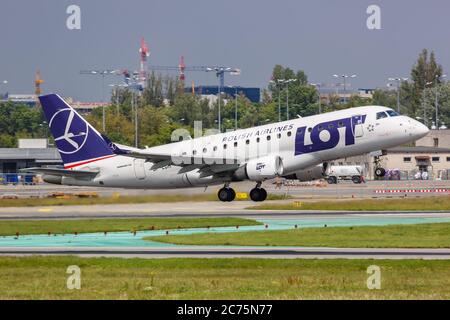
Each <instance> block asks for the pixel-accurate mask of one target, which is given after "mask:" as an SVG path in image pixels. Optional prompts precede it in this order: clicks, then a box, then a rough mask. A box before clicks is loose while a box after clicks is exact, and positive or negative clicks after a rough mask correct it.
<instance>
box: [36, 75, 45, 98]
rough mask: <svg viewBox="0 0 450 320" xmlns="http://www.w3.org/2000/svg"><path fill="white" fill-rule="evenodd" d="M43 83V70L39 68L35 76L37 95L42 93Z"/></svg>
mask: <svg viewBox="0 0 450 320" xmlns="http://www.w3.org/2000/svg"><path fill="white" fill-rule="evenodd" d="M43 83H44V80H43V79H42V78H41V71H40V70H37V71H36V74H35V76H34V93H35V94H36V96H39V95H41V93H42V90H41V84H43Z"/></svg>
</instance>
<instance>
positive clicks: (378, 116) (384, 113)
mask: <svg viewBox="0 0 450 320" xmlns="http://www.w3.org/2000/svg"><path fill="white" fill-rule="evenodd" d="M387 117H388V115H387V114H386V112H384V111H383V112H378V113H377V120H380V119H384V118H387Z"/></svg>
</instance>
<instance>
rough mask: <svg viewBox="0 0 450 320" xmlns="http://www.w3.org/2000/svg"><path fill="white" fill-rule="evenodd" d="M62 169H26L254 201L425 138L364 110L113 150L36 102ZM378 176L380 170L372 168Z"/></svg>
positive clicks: (416, 125) (47, 102) (375, 110)
mask: <svg viewBox="0 0 450 320" xmlns="http://www.w3.org/2000/svg"><path fill="white" fill-rule="evenodd" d="M39 99H40V102H41V105H42V108H43V111H44V114H45V117H46V118H47V123H48V124H49V127H50V130H51V133H52V135H53V136H54V138H55V144H56V147H57V148H58V150H59V153H60V155H61V159H62V161H63V163H64V168H29V169H26V171H28V172H37V173H41V174H43V179H44V181H46V182H48V183H54V184H62V185H71V186H96V187H116V188H140V189H171V188H189V187H207V186H211V185H223V188H221V189H220V190H219V192H218V198H219V199H220V200H221V201H224V202H229V201H233V200H234V199H235V196H236V193H235V191H234V190H233V189H232V188H231V187H230V185H231V184H232V183H233V182H236V181H243V180H250V181H253V182H255V187H254V188H253V189H252V190H251V191H250V198H251V199H252V200H253V201H264V200H265V199H266V197H267V192H266V190H265V189H264V188H262V183H263V182H264V181H265V180H268V179H272V178H275V177H286V178H292V179H304V177H305V176H308V179H319V178H321V177H322V176H323V174H324V165H323V164H326V163H327V162H328V161H332V160H335V159H339V158H344V157H351V156H355V155H361V154H366V153H371V152H380V151H381V152H382V151H383V150H385V149H387V148H392V147H395V146H399V145H402V144H406V143H410V142H413V141H415V140H417V139H420V138H421V137H423V136H425V135H426V134H427V133H428V131H429V130H428V128H427V127H426V126H425V125H423V124H422V123H420V122H418V121H416V120H414V119H411V118H409V117H407V116H403V115H399V114H398V113H397V112H395V111H394V110H392V109H391V108H388V107H382V106H364V107H356V108H351V109H346V110H340V111H334V112H329V113H324V114H319V115H314V116H309V117H304V118H298V119H293V120H288V121H283V122H278V123H273V124H266V125H263V126H258V127H253V128H248V129H241V130H236V131H232V132H226V133H218V134H215V135H210V136H204V137H200V138H196V139H191V140H184V141H178V142H174V143H170V144H166V145H161V146H157V147H151V148H145V149H138V148H133V147H128V146H123V145H119V144H114V143H113V142H111V141H110V140H109V139H108V138H107V137H106V136H104V135H102V134H101V133H99V132H98V131H97V130H96V129H95V128H94V127H93V126H91V125H90V124H89V123H88V122H87V121H86V120H85V119H84V118H83V117H81V116H80V115H79V114H78V113H77V112H76V111H75V110H74V109H73V108H72V107H71V106H70V105H68V104H67V103H66V102H65V101H64V100H63V99H62V98H61V97H60V96H58V95H56V94H49V95H43V96H40V97H39ZM376 172H377V174H378V175H383V173H384V170H383V169H382V168H378V170H377V171H376Z"/></svg>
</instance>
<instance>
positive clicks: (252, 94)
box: [184, 86, 261, 103]
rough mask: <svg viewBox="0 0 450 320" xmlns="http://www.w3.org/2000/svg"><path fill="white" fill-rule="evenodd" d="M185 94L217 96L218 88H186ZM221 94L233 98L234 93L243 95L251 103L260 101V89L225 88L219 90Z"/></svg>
mask: <svg viewBox="0 0 450 320" xmlns="http://www.w3.org/2000/svg"><path fill="white" fill-rule="evenodd" d="M184 90H185V92H187V93H191V92H193V93H194V94H198V95H201V96H212V95H214V96H217V93H218V92H219V87H218V86H197V87H193V88H191V87H187V88H185V89H184ZM220 90H221V92H223V94H225V95H227V96H230V97H232V98H233V99H234V98H235V95H236V92H237V94H238V95H244V96H245V97H246V98H247V99H249V100H250V101H251V102H253V103H258V102H260V101H261V89H260V88H249V87H229V86H225V87H223V88H220Z"/></svg>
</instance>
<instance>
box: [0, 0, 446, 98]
mask: <svg viewBox="0 0 450 320" xmlns="http://www.w3.org/2000/svg"><path fill="white" fill-rule="evenodd" d="M71 4H76V5H78V6H80V8H81V30H69V29H68V28H67V27H66V20H67V18H68V16H69V15H68V14H67V13H66V9H67V7H68V6H69V5H71ZM372 4H376V5H378V6H379V7H380V8H381V27H382V29H381V30H369V29H368V28H367V26H366V20H367V18H368V16H369V15H368V14H367V13H366V10H367V7H368V6H369V5H372ZM449 12H450V1H448V0H430V1H423V0H395V1H393V0H378V1H375V0H339V1H338V0H276V1H275V0H273V1H267V0H258V1H256V0H253V1H250V0H248V1H245V0H227V1H224V0H221V1H215V0H190V1H182V0H179V1H174V0H161V1H155V0H127V1H123V0H120V1H119V0H77V1H76V0H70V1H67V0H35V1H31V0H28V1H25V0H2V1H1V3H0V41H1V42H0V81H3V80H8V81H9V83H8V84H7V85H6V86H5V85H4V84H0V92H5V91H8V92H10V93H33V91H34V83H33V81H34V73H35V71H36V69H38V68H39V69H40V70H41V73H42V77H43V78H44V80H45V84H44V85H43V91H44V92H47V93H48V92H56V93H60V94H62V95H63V96H66V97H67V96H70V97H73V98H74V99H76V100H100V99H101V80H100V79H99V78H96V77H92V76H83V75H80V74H79V71H80V70H82V69H92V68H94V69H99V68H100V69H101V68H108V69H109V68H113V69H116V68H129V69H131V70H137V69H138V68H139V55H138V48H139V40H140V38H141V37H145V39H146V40H147V42H148V44H149V46H150V49H151V55H150V58H149V64H150V65H151V64H153V65H177V64H178V61H179V57H180V56H181V55H184V56H185V62H186V65H224V66H231V67H238V68H240V69H242V74H241V75H240V76H228V77H226V79H225V81H226V84H229V85H242V86H257V87H266V86H267V83H268V81H269V80H270V75H271V70H272V68H273V66H274V65H275V64H282V65H284V66H289V67H291V68H293V69H296V70H297V69H303V70H305V72H306V73H307V75H308V77H309V80H310V81H311V82H324V83H333V82H335V80H334V79H333V77H332V75H333V74H334V73H339V74H342V73H348V74H353V73H355V74H357V76H358V77H357V78H356V79H355V80H352V86H353V87H354V88H357V87H364V88H370V87H381V86H385V85H386V83H387V78H388V77H392V76H409V72H410V69H411V66H412V64H413V63H414V61H415V60H416V58H417V56H418V54H419V52H420V51H421V49H422V48H429V49H432V50H434V51H435V52H436V55H437V59H438V61H439V62H440V63H441V64H442V65H443V67H444V70H449V68H450V41H449V40H450V39H449V35H448V34H449V30H450V19H448V14H449ZM120 81H121V78H120V77H110V78H108V79H107V80H106V81H105V82H106V85H107V84H110V83H120ZM191 81H195V83H196V84H217V80H216V78H215V76H214V75H213V74H211V73H200V72H195V73H194V72H191V73H187V83H189V84H190V83H191ZM107 90H108V89H107Z"/></svg>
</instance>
